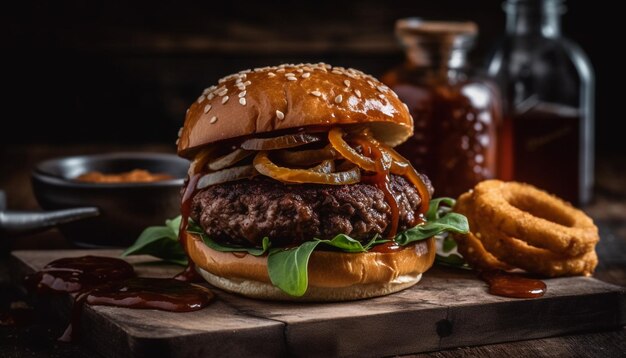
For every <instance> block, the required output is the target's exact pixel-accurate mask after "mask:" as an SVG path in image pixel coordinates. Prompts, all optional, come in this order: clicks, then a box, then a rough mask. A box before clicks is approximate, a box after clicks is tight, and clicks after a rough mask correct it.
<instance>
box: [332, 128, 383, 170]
mask: <svg viewBox="0 0 626 358" xmlns="http://www.w3.org/2000/svg"><path fill="white" fill-rule="evenodd" d="M343 134H344V132H343V130H342V129H341V128H340V127H335V128H333V129H331V130H330V131H329V132H328V141H329V142H330V144H331V145H332V147H333V149H335V150H336V151H337V152H339V154H341V156H343V157H344V158H345V159H346V160H348V161H350V162H352V163H354V164H356V165H357V166H359V167H360V168H361V169H363V170H367V171H370V172H376V171H378V168H377V166H376V162H375V161H374V160H372V158H369V157H367V156H364V155H361V154H359V153H358V152H357V151H356V150H355V149H354V148H352V147H351V146H350V144H348V143H347V142H346V141H345V140H344V139H343ZM357 139H358V140H367V141H369V142H370V143H372V144H373V145H375V146H378V144H377V142H373V138H370V137H367V136H360V137H357ZM382 153H383V158H382V160H383V163H384V165H385V167H389V165H391V157H390V156H389V153H387V152H386V151H382Z"/></svg>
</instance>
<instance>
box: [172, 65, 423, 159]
mask: <svg viewBox="0 0 626 358" xmlns="http://www.w3.org/2000/svg"><path fill="white" fill-rule="evenodd" d="M360 123H361V124H367V125H368V126H369V127H370V128H371V129H372V131H373V132H374V134H375V135H376V137H377V138H378V139H379V140H381V141H384V142H386V143H387V144H389V145H393V146H395V145H398V144H400V143H402V142H404V141H405V140H406V139H407V138H408V137H410V136H411V135H412V134H413V119H412V118H411V115H410V114H409V111H408V109H407V107H406V105H405V104H404V103H402V102H401V101H400V100H399V99H398V97H397V95H396V94H395V93H394V92H393V91H392V90H391V89H389V87H387V86H385V85H384V84H382V83H381V82H380V81H378V80H377V79H376V78H374V77H372V76H370V75H367V74H365V73H363V72H361V71H358V70H354V69H346V68H343V67H332V66H330V65H327V64H324V63H319V64H298V65H293V64H289V65H280V66H272V67H264V68H256V69H254V70H245V71H241V72H239V73H235V74H232V75H229V76H226V77H224V78H222V79H220V80H219V83H218V84H217V85H215V86H211V87H209V88H207V89H205V90H204V92H203V94H202V95H201V96H200V97H199V98H198V99H197V100H196V101H195V102H194V103H193V104H192V105H191V107H190V108H189V109H188V110H187V116H186V118H185V124H184V126H183V128H181V130H180V132H179V138H178V141H177V145H178V154H179V155H181V156H187V157H188V156H190V155H191V153H193V152H194V149H196V148H198V147H200V146H203V145H206V144H210V143H214V142H218V141H221V140H226V139H231V138H236V137H240V136H248V135H253V134H256V133H267V132H272V131H275V130H286V129H290V128H301V127H307V126H317V127H319V126H329V127H330V126H333V125H336V124H345V125H349V124H360Z"/></svg>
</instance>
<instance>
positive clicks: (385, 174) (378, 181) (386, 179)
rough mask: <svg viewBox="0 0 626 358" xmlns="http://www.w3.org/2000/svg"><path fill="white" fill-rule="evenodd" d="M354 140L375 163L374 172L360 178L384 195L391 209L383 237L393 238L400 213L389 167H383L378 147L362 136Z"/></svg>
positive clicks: (381, 155) (396, 230)
mask: <svg viewBox="0 0 626 358" xmlns="http://www.w3.org/2000/svg"><path fill="white" fill-rule="evenodd" d="M354 141H355V142H356V143H357V144H358V145H360V146H361V149H362V151H363V155H365V156H366V157H369V158H372V160H374V163H375V165H376V172H375V173H374V174H372V175H368V176H363V177H362V179H361V180H362V181H363V182H365V183H368V184H373V185H374V186H375V187H377V188H378V189H379V190H381V191H382V192H383V194H384V195H385V201H386V202H387V205H389V209H390V210H391V223H390V226H389V230H388V231H387V233H386V234H385V237H386V238H391V239H393V238H394V237H395V236H396V234H397V233H398V222H399V220H400V213H399V209H398V202H397V200H396V197H395V196H394V195H393V192H392V191H391V187H390V182H391V180H390V179H391V178H390V176H389V168H385V164H384V163H383V153H382V152H381V150H380V149H379V148H377V147H376V146H374V145H372V144H371V143H370V142H369V141H368V140H367V139H364V138H360V137H356V138H355V139H354Z"/></svg>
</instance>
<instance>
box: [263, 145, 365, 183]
mask: <svg viewBox="0 0 626 358" xmlns="http://www.w3.org/2000/svg"><path fill="white" fill-rule="evenodd" d="M254 167H255V168H256V170H258V172H259V173H261V174H263V175H266V176H268V177H270V178H274V179H276V180H280V181H283V182H287V183H315V184H329V185H343V184H354V183H358V182H359V181H360V180H361V172H360V170H359V168H357V167H354V168H353V169H350V170H347V171H345V172H337V173H318V172H314V171H312V170H309V169H290V168H285V167H279V166H277V165H276V164H274V163H273V162H272V161H271V160H270V159H269V156H268V153H267V152H266V151H262V152H259V153H258V154H257V155H256V156H255V157H254Z"/></svg>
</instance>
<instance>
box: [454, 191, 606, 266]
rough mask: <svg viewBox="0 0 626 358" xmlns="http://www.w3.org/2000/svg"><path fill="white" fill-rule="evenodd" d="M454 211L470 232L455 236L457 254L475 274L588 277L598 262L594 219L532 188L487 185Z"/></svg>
mask: <svg viewBox="0 0 626 358" xmlns="http://www.w3.org/2000/svg"><path fill="white" fill-rule="evenodd" d="M455 211H456V212H458V213H460V214H463V215H465V216H466V217H467V219H468V222H469V224H470V230H471V232H470V233H469V234H467V235H455V240H456V241H457V243H458V249H459V252H460V253H461V254H462V255H463V257H464V258H465V259H466V260H467V262H468V263H470V264H471V265H473V266H474V267H475V268H477V269H481V270H508V269H512V268H521V269H524V270H526V271H528V272H532V273H537V274H541V275H545V276H549V277H555V276H573V275H585V276H589V275H591V274H592V273H593V270H594V269H595V267H596V265H597V263H598V257H597V255H596V252H595V245H596V243H597V242H598V240H599V236H598V228H597V227H596V226H595V225H594V223H593V220H592V219H591V218H589V217H588V216H587V215H586V214H585V213H583V212H582V211H580V210H578V209H576V208H574V207H572V206H571V205H570V204H568V203H566V202H564V201H563V200H561V199H559V198H557V197H555V196H552V195H550V194H548V193H546V192H544V191H542V190H539V189H537V188H535V187H533V186H531V185H528V184H522V183H516V182H502V181H499V180H487V181H483V182H481V183H479V184H478V185H477V186H476V187H475V188H474V189H473V190H472V191H470V192H467V193H465V194H463V195H461V196H460V197H459V199H458V200H457V204H456V206H455Z"/></svg>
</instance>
